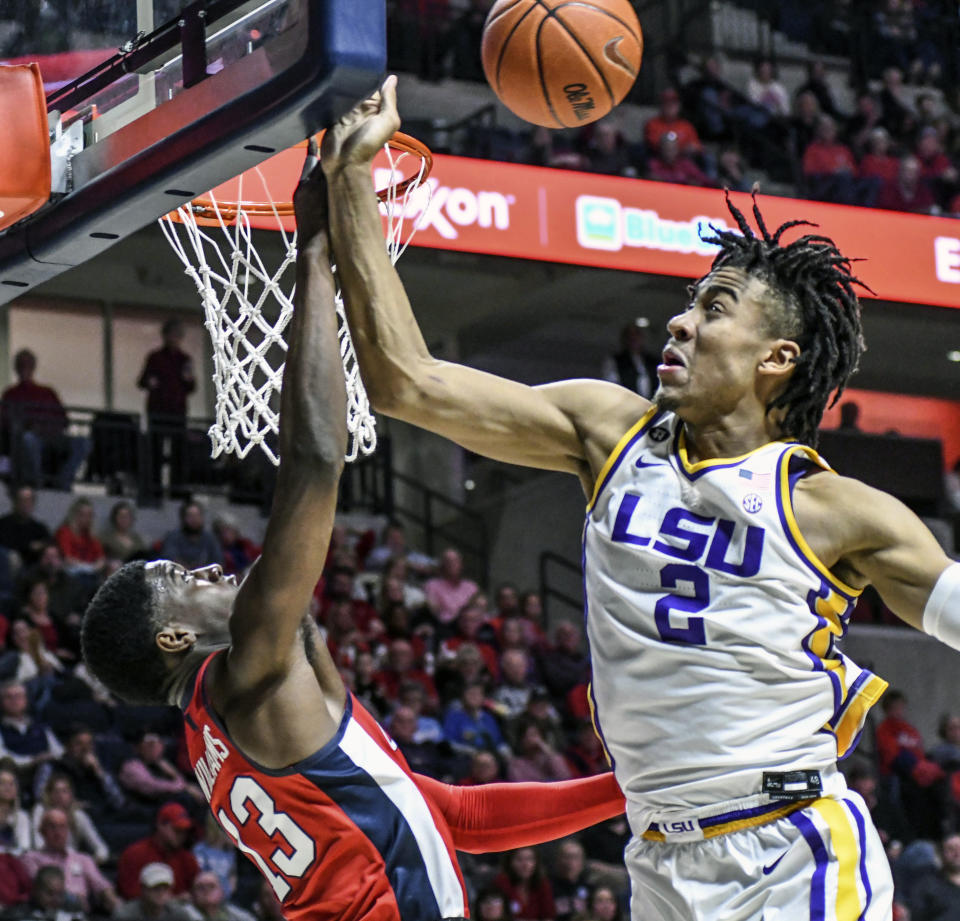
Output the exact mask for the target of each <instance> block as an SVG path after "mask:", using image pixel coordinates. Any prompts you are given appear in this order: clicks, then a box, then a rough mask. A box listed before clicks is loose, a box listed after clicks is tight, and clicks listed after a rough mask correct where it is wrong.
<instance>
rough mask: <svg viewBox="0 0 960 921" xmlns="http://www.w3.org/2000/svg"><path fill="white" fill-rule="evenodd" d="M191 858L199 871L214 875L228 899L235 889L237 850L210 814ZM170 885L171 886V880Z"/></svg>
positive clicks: (209, 813) (210, 813)
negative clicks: (193, 858) (195, 859)
mask: <svg viewBox="0 0 960 921" xmlns="http://www.w3.org/2000/svg"><path fill="white" fill-rule="evenodd" d="M193 856H194V857H196V858H197V865H198V866H199V868H200V870H201V871H203V870H209V871H210V872H211V873H215V874H216V876H217V879H218V880H220V887H221V888H222V889H223V894H224V896H225V897H226V898H228V899H229V898H230V897H231V896H232V895H233V893H234V891H235V890H236V888H237V849H236V847H235V846H234V844H233V842H232V841H231V840H230V839H229V838H228V837H227V834H226V832H225V831H224V830H223V829H222V828H221V827H220V824H219V823H218V822H217V820H216V819H215V818H214V817H213V813H212V812H208V813H207V814H206V817H205V820H204V825H203V840H202V841H198V842H197V843H196V844H195V845H194V846H193ZM161 866H166V865H165V864H161ZM168 869H169V868H168ZM170 885H171V886H172V885H173V880H172V878H171V881H170Z"/></svg>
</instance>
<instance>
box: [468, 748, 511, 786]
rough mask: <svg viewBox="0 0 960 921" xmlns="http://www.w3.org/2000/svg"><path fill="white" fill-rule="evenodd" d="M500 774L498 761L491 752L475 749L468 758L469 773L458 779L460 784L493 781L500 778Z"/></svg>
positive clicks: (470, 784) (474, 784) (471, 784)
mask: <svg viewBox="0 0 960 921" xmlns="http://www.w3.org/2000/svg"><path fill="white" fill-rule="evenodd" d="M501 774H502V771H501V770H500V762H499V761H497V756H496V755H495V754H494V753H493V752H488V751H475V752H474V753H473V757H472V758H471V759H470V773H469V774H467V775H466V776H465V777H462V778H461V779H460V786H462V787H474V786H476V785H477V784H485V783H494V782H495V781H498V780H501V779H502V778H501Z"/></svg>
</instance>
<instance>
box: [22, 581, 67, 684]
mask: <svg viewBox="0 0 960 921" xmlns="http://www.w3.org/2000/svg"><path fill="white" fill-rule="evenodd" d="M38 584H39V586H40V587H41V588H42V587H43V585H42V583H38ZM9 645H10V653H9V654H13V655H15V656H16V657H17V670H16V672H15V674H14V676H13V680H14V681H19V682H22V683H24V684H26V683H27V682H33V686H34V688H35V689H36V687H37V686H38V679H39V682H46V681H47V680H48V679H52V677H53V676H54V675H55V674H56V673H57V672H58V671H60V670H61V669H62V668H63V666H62V665H61V664H60V660H59V659H58V658H57V657H56V656H55V655H54V654H53V653H52V652H50V650H49V649H47V645H46V643H44V641H43V634H42V633H40V631H39V630H37V629H36V628H35V627H31V626H30V624H29V622H28V621H26V620H15V621H14V622H13V626H12V627H11V628H10V644H9Z"/></svg>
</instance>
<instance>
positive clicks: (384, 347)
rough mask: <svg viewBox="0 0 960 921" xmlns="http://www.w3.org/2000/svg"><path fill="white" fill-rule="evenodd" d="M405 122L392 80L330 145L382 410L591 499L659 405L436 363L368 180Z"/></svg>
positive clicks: (340, 225)
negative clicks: (577, 487) (638, 425)
mask: <svg viewBox="0 0 960 921" xmlns="http://www.w3.org/2000/svg"><path fill="white" fill-rule="evenodd" d="M399 124H400V121H399V117H398V115H397V109H396V80H395V78H393V77H389V78H388V79H387V81H386V82H385V83H384V85H383V88H382V90H381V91H380V92H378V93H375V94H374V95H373V96H371V97H370V98H369V99H367V100H365V101H364V102H363V103H361V104H360V105H359V106H357V107H356V108H355V109H354V110H353V111H351V112H350V113H348V114H347V115H346V116H345V117H344V118H343V119H341V121H340V122H339V123H338V124H337V125H335V126H334V127H332V128H330V129H329V130H328V131H327V133H326V135H325V137H324V141H323V158H322V165H323V169H324V171H325V173H326V175H327V180H328V182H329V188H330V196H331V198H330V202H331V209H330V230H331V238H332V245H333V249H334V252H335V254H336V263H337V273H338V276H339V279H340V282H341V285H342V289H343V297H344V301H345V304H346V309H347V317H348V320H349V322H350V331H351V334H352V336H353V342H354V346H355V348H356V352H357V358H358V360H359V362H360V368H361V371H362V373H363V380H364V384H365V385H366V388H367V392H368V394H369V396H370V399H371V402H372V403H373V406H374V408H375V409H377V410H378V411H380V412H383V413H385V414H386V415H388V416H393V417H395V418H397V419H403V420H404V421H406V422H410V423H413V424H414V425H419V426H421V427H422V428H426V429H429V430H431V431H433V432H436V433H438V434H440V435H443V436H445V437H447V438H450V439H452V440H453V441H456V442H457V443H458V444H460V445H462V446H464V447H465V448H467V449H468V450H470V451H474V452H476V453H478V454H484V455H486V456H488V457H493V458H496V459H498V460H503V461H507V462H510V463H515V464H523V465H526V466H531V467H539V468H543V469H550V470H560V471H563V472H567V473H574V474H576V475H578V476H579V477H580V479H581V481H582V482H583V485H584V487H585V488H586V489H587V490H588V491H589V490H591V489H592V485H593V479H594V477H595V476H596V474H597V472H598V471H599V469H600V467H602V465H603V463H604V461H605V460H606V459H607V456H608V455H609V453H610V452H611V451H612V450H613V448H614V447H615V446H616V444H617V442H618V441H619V439H620V437H621V436H622V435H623V433H624V432H625V431H626V430H627V429H628V428H629V427H630V426H631V425H632V424H633V423H634V422H635V421H636V420H637V419H638V418H640V416H642V415H643V413H644V412H645V411H646V409H647V407H648V405H649V404H648V403H647V401H646V400H644V399H643V398H642V397H639V396H638V395H637V394H635V393H632V392H631V391H628V390H625V389H624V388H621V387H618V386H616V385H614V384H610V383H607V382H603V381H594V380H591V381H565V382H563V383H559V384H550V385H547V386H544V387H529V386H526V385H524V384H519V383H516V382H514V381H509V380H505V379H503V378H499V377H496V376H494V375H492V374H486V373H484V372H482V371H478V370H475V369H473V368H467V367H464V366H463V365H457V364H453V363H450V362H445V361H439V360H437V359H435V358H433V357H432V356H431V355H430V353H429V351H428V350H427V347H426V343H425V342H424V339H423V336H422V334H421V332H420V329H419V327H418V326H417V322H416V319H415V318H414V315H413V311H412V310H411V308H410V302H409V301H408V299H407V295H406V292H405V291H404V289H403V285H402V283H401V281H400V278H399V276H398V275H397V273H396V271H395V270H394V268H393V266H392V265H391V264H390V259H389V257H388V256H387V253H386V250H385V248H384V243H383V229H382V225H381V220H380V214H379V211H378V209H377V200H376V197H375V195H374V193H373V189H372V186H371V181H370V168H371V163H372V160H373V158H374V156H375V155H376V154H377V152H378V151H379V150H380V149H381V148H382V146H383V144H384V142H385V141H386V140H387V139H388V138H389V137H390V135H391V134H392V133H393V132H394V131H395V130H396V128H397V127H398V126H399Z"/></svg>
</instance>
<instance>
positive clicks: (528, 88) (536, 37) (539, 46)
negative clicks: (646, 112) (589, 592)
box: [481, 0, 643, 128]
mask: <svg viewBox="0 0 960 921" xmlns="http://www.w3.org/2000/svg"><path fill="white" fill-rule="evenodd" d="M481 54H482V57H483V70H484V72H485V73H486V75H487V80H488V81H489V82H490V85H491V86H492V87H493V90H494V92H495V93H496V94H497V95H498V96H499V97H500V100H501V101H502V102H503V104H504V105H505V106H506V107H507V108H508V109H510V111H511V112H514V113H515V114H516V115H519V116H520V117H521V118H523V119H526V120H527V121H528V122H533V123H534V124H535V125H546V127H548V128H575V127H577V126H578V125H586V124H588V123H589V122H592V121H596V120H597V119H598V118H602V117H603V116H604V115H606V114H607V112H609V111H610V110H611V109H612V108H613V107H614V106H615V105H617V103H619V102H620V100H622V99H623V97H624V96H626V95H627V92H628V91H629V90H630V87H631V86H633V81H634V80H636V78H637V74H638V73H639V71H640V59H641V57H642V56H643V34H642V33H641V32H640V23H639V22H638V21H637V15H636V13H634V11H633V7H632V6H631V5H630V3H629V2H628V0H497V2H496V3H494V5H493V8H492V9H491V10H490V13H489V15H488V16H487V21H486V23H485V24H484V27H483V44H482V46H481Z"/></svg>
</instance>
